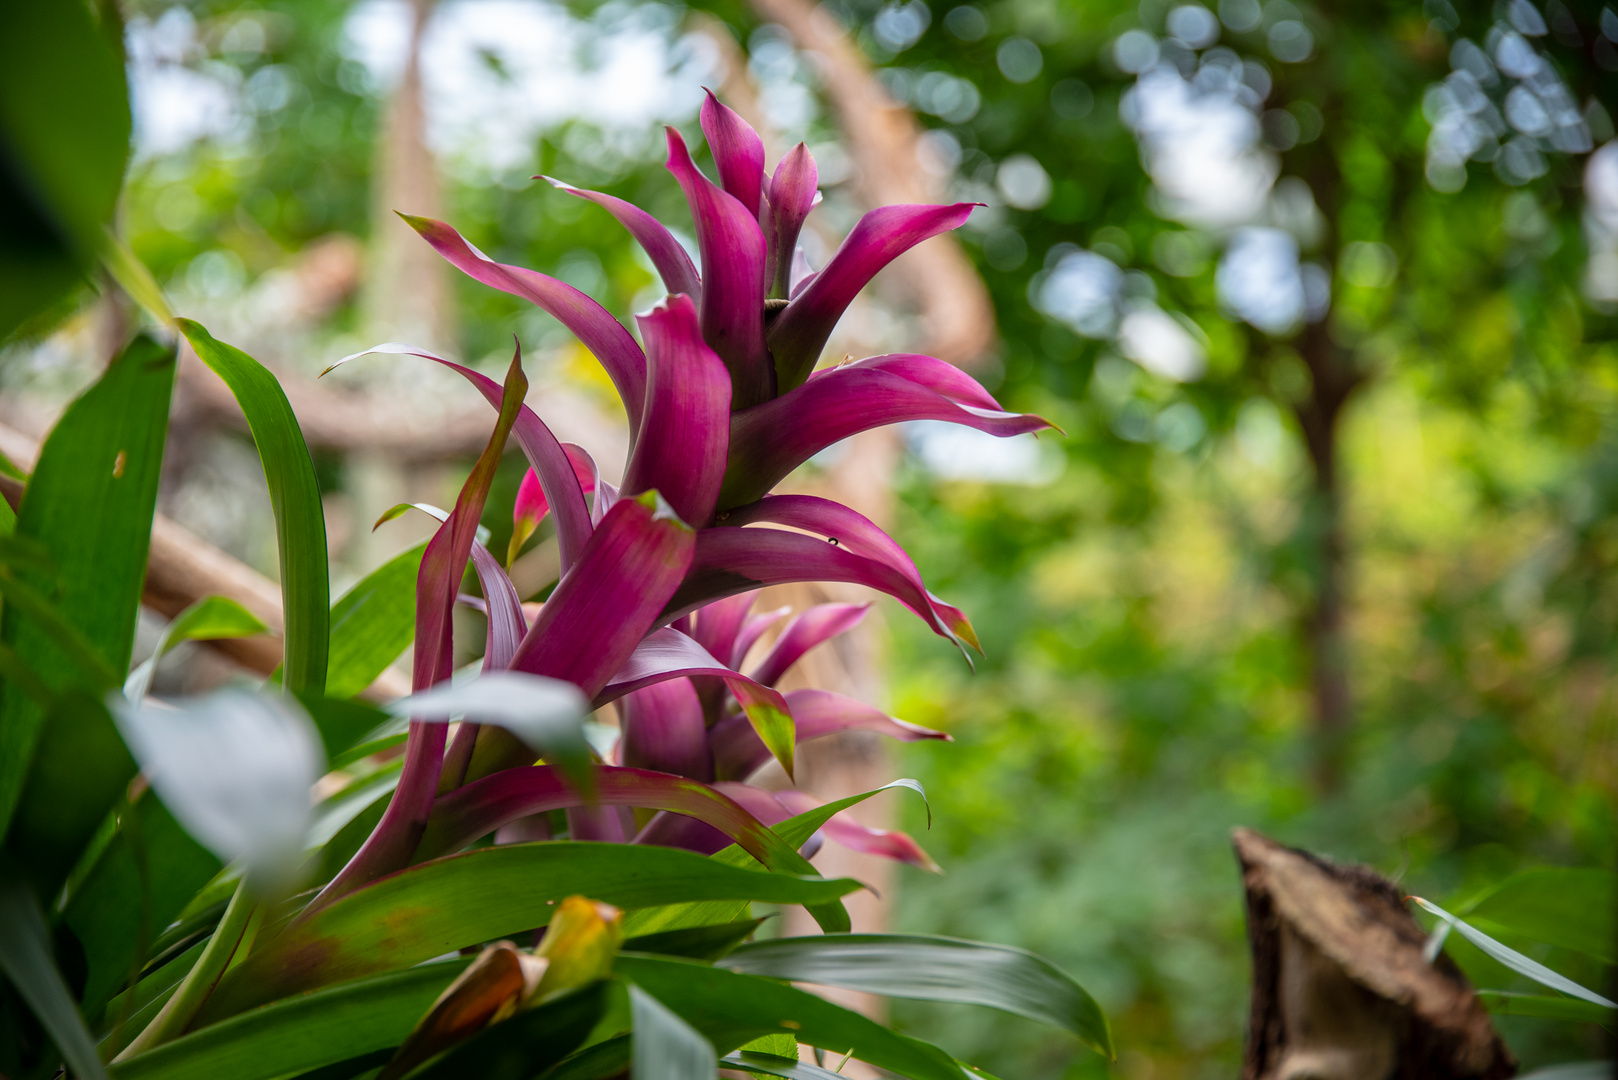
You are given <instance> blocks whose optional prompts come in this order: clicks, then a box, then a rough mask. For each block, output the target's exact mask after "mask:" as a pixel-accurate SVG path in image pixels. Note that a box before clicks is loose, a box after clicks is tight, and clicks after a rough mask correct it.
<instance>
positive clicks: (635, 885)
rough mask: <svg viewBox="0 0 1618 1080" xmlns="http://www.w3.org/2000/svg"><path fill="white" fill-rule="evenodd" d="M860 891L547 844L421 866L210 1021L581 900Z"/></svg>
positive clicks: (356, 899)
mask: <svg viewBox="0 0 1618 1080" xmlns="http://www.w3.org/2000/svg"><path fill="white" fill-rule="evenodd" d="M859 887H860V885H859V883H858V882H855V881H851V880H848V879H839V880H833V881H827V880H824V879H820V878H799V877H793V876H790V875H785V874H767V873H761V872H759V871H757V870H744V869H741V868H739V867H730V866H724V865H722V864H717V863H714V862H713V860H711V859H705V858H703V857H702V856H700V855H696V854H693V853H692V852H687V851H676V850H674V849H672V848H653V847H633V846H630V845H626V844H589V843H573V842H543V843H535V844H506V845H501V846H499V847H492V848H480V849H478V850H475V851H470V852H466V853H463V854H460V855H451V856H448V857H446V858H443V859H435V860H433V861H432V862H427V863H422V864H420V865H417V866H414V867H411V868H410V869H408V870H405V871H402V872H400V873H398V874H394V875H392V876H390V877H387V878H384V879H383V880H381V881H377V882H374V883H372V884H371V885H369V886H367V887H366V888H363V889H359V890H356V891H355V892H353V893H351V894H349V895H348V896H345V897H343V898H342V899H340V900H337V901H334V902H333V903H332V904H331V905H330V906H328V907H326V908H325V909H323V910H322V911H320V912H317V913H316V914H314V915H312V916H311V917H309V918H308V919H307V920H305V921H303V922H301V923H299V924H297V925H295V926H292V927H290V928H288V929H287V930H286V931H284V932H283V933H282V934H281V935H280V936H279V937H277V938H276V939H275V940H274V941H272V942H270V943H269V944H267V945H266V946H264V947H263V948H262V949H261V950H259V951H256V952H255V953H254V954H253V956H251V957H249V958H248V959H247V960H246V961H245V962H244V963H242V964H241V965H240V966H239V967H237V968H235V969H234V970H232V971H231V972H230V973H229V974H228V975H226V977H225V978H224V980H223V981H222V982H221V983H220V986H219V989H218V991H217V992H216V993H215V995H214V997H213V999H212V1000H210V1002H209V1003H208V1006H207V1008H205V1009H204V1011H203V1016H202V1018H203V1020H210V1019H219V1018H222V1017H224V1016H229V1015H232V1014H234V1013H235V1012H238V1011H240V1010H242V1009H247V1008H251V1007H253V1006H255V1005H259V1004H262V1003H263V1002H266V1001H272V1000H275V999H277V998H280V997H284V996H286V995H287V994H292V993H296V992H298V991H300V990H303V989H307V988H308V987H311V986H321V985H330V984H332V983H335V982H337V981H340V980H346V979H352V978H358V977H362V976H365V975H369V974H374V973H376V972H378V971H385V970H388V969H390V968H394V967H400V966H404V965H406V964H413V963H419V962H420V961H422V960H427V959H430V958H432V957H434V956H441V955H443V954H444V953H445V952H447V951H449V950H450V949H455V948H460V947H462V946H464V945H469V944H476V943H480V942H484V941H491V940H494V939H496V938H499V937H502V936H504V935H507V934H513V933H518V932H521V931H523V930H528V929H532V928H533V927H535V926H538V925H543V924H544V923H545V922H547V921H548V920H549V917H550V914H551V909H550V908H548V907H547V906H546V905H545V904H544V900H546V899H554V900H557V901H560V900H561V899H563V898H564V897H566V896H570V895H574V894H578V895H582V896H590V897H594V898H596V899H598V900H601V901H603V902H605V903H609V904H613V905H614V906H617V907H620V908H624V909H625V910H632V909H636V908H643V907H649V906H653V905H657V904H662V903H666V902H667V899H666V898H667V897H669V896H670V895H675V896H679V897H681V898H682V899H686V900H692V901H695V900H729V901H747V900H757V901H761V902H764V903H789V904H790V903H816V902H824V901H829V900H835V899H836V898H837V897H840V896H845V895H847V894H848V893H850V892H852V891H854V890H855V889H858V888H859Z"/></svg>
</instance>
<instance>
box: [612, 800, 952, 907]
mask: <svg viewBox="0 0 1618 1080" xmlns="http://www.w3.org/2000/svg"><path fill="white" fill-rule="evenodd" d="M891 788H905V789H906V790H909V791H914V792H915V793H916V794H918V795H920V796H921V798H922V802H923V803H925V802H926V800H927V793H926V792H925V791H924V790H922V786H921V785H920V784H919V783H917V782H916V781H914V780H909V779H904V780H895V781H893V782H892V783H889V784H884V785H882V786H881V787H879V788H872V789H871V790H870V791H862V792H860V793H859V794H858V795H850V796H848V797H847V798H844V799H838V800H836V801H835V802H829V803H826V804H825V805H824V806H817V807H815V808H814V809H813V810H807V811H805V812H804V813H801V814H799V815H797V816H796V817H790V818H787V819H786V820H785V821H783V822H780V823H779V824H777V825H775V826H774V827H772V828H771V830H770V831H771V832H773V833H775V835H776V836H779V837H780V838H781V840H782V842H783V843H785V844H786V845H787V846H789V847H790V848H792V849H793V850H796V849H798V848H800V847H802V846H803V845H804V844H806V843H807V842H808V841H809V838H810V837H811V836H813V835H814V834H815V830H817V829H819V828H820V827H821V826H822V825H824V824H826V822H827V821H829V820H830V819H831V817H832V815H833V814H835V813H837V812H838V811H840V810H847V809H848V808H849V807H851V806H856V805H858V804H859V803H862V802H864V801H865V800H866V799H869V798H870V797H871V796H872V795H879V794H881V793H882V792H884V791H888V790H889V789H891ZM931 820H932V812H931V810H930V809H929V811H928V821H929V823H930V822H931ZM709 858H710V859H712V860H713V861H714V862H718V863H724V864H725V865H726V866H749V867H750V866H757V865H758V860H756V859H754V858H753V857H752V856H751V855H749V854H748V853H747V852H746V851H744V850H742V848H741V847H739V846H738V845H736V844H731V845H730V846H729V847H727V848H723V849H722V850H720V851H716V852H714V853H713V854H712V855H710V856H709ZM823 910H824V909H823ZM811 914H813V912H811ZM747 915H748V908H747V906H746V905H745V904H742V905H737V904H736V903H734V902H724V901H721V902H712V901H704V902H701V903H694V904H666V905H664V906H662V907H658V908H649V909H647V910H644V911H633V912H630V914H629V918H628V919H627V920H625V930H626V932H627V933H629V934H630V935H631V936H634V935H638V934H656V933H662V932H664V931H672V930H684V929H688V928H690V927H694V926H710V925H712V924H714V923H724V922H732V921H734V920H736V919H745V918H747ZM844 917H845V918H846V917H847V912H846V911H845V912H844ZM822 928H823V929H825V926H824V924H822Z"/></svg>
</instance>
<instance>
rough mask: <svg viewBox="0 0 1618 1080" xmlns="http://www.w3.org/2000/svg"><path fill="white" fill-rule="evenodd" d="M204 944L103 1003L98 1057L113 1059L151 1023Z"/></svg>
mask: <svg viewBox="0 0 1618 1080" xmlns="http://www.w3.org/2000/svg"><path fill="white" fill-rule="evenodd" d="M207 944H208V943H207V941H205V940H204V941H198V942H195V943H193V944H192V945H191V946H190V947H189V948H188V949H186V950H185V951H184V952H182V953H180V954H179V955H178V956H176V957H174V958H172V959H171V960H169V962H168V963H166V964H164V965H163V966H162V967H159V968H158V969H157V970H156V971H153V972H152V973H151V974H149V975H147V976H146V977H145V978H144V979H142V980H141V981H140V982H138V983H136V984H135V985H134V986H133V987H132V988H130V989H129V990H125V991H124V992H123V993H121V994H119V995H118V996H117V997H115V998H113V999H112V1000H111V1001H109V1002H107V1008H106V1010H105V1011H104V1012H103V1013H102V1014H101V1023H100V1026H101V1028H102V1030H103V1034H102V1036H101V1043H100V1049H101V1056H102V1058H104V1059H109V1060H110V1059H111V1058H113V1057H115V1056H116V1055H117V1054H118V1053H119V1052H120V1051H122V1050H123V1048H124V1047H126V1046H128V1045H129V1043H130V1042H131V1041H132V1040H133V1039H134V1038H135V1036H136V1035H139V1034H140V1033H141V1031H142V1029H144V1028H145V1027H146V1025H147V1024H149V1023H151V1022H152V1018H153V1017H155V1016H156V1015H157V1013H158V1010H160V1009H161V1008H162V1007H163V1005H164V1003H165V1002H167V1001H168V999H169V998H170V996H172V995H173V993H174V990H175V988H176V987H178V986H179V985H180V982H181V980H183V979H184V978H185V977H186V975H187V974H189V973H190V971H191V969H192V968H193V967H195V966H196V963H197V958H198V957H200V956H201V955H202V950H203V949H204V948H206V947H207Z"/></svg>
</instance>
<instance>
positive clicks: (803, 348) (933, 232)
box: [769, 203, 980, 393]
mask: <svg viewBox="0 0 1618 1080" xmlns="http://www.w3.org/2000/svg"><path fill="white" fill-rule="evenodd" d="M978 205H980V204H978V203H953V204H951V205H948V206H883V207H879V208H878V209H876V210H872V211H871V212H870V213H868V214H866V215H865V216H864V217H862V218H860V220H859V222H858V223H857V224H856V225H855V226H854V228H853V230H852V231H850V232H849V234H848V236H847V237H846V238H844V240H843V243H842V245H841V246H840V247H838V249H837V253H836V254H835V255H833V256H832V258H831V261H830V262H829V263H827V264H826V267H825V269H823V270H821V271H820V273H819V274H817V275H816V276H815V279H814V281H812V282H810V283H809V284H808V285H806V286H805V287H804V289H803V291H802V292H800V293H799V294H798V295H797V296H795V297H794V298H793V300H792V302H791V303H790V304H788V305H787V306H786V308H785V310H783V311H782V312H781V314H779V315H777V316H776V318H775V321H774V322H773V323H771V324H770V331H769V347H770V351H771V353H772V354H773V356H774V358H775V368H776V380H777V384H778V386H779V388H780V389H779V392H780V393H785V392H786V391H788V390H790V389H792V388H793V387H795V386H798V385H799V384H801V383H802V382H803V381H804V380H805V379H807V378H808V377H809V373H810V372H811V371H813V370H814V367H815V362H816V361H817V360H819V359H820V350H821V349H822V348H824V347H825V345H826V339H827V338H829V337H830V336H831V332H832V328H833V327H834V326H836V325H837V320H838V319H840V318H842V315H843V312H844V310H846V309H847V307H848V305H849V304H850V303H851V302H852V301H853V299H854V297H855V296H856V295H858V294H859V291H860V290H861V289H863V288H864V287H865V286H866V284H867V283H869V282H870V280H871V279H872V278H873V277H875V276H876V274H877V272H878V271H880V270H881V269H882V268H883V267H884V266H887V265H888V263H890V262H892V261H893V260H894V259H896V258H898V257H899V256H900V255H902V254H904V253H905V252H906V251H908V250H910V249H911V248H913V247H915V246H916V245H917V244H919V243H921V242H922V241H923V240H927V239H930V238H932V237H934V236H937V235H938V234H939V233H943V232H948V231H950V230H951V229H956V228H959V227H960V226H961V225H963V224H965V222H966V219H967V218H968V217H970V216H971V214H972V210H973V209H974V208H975V207H977V206H978Z"/></svg>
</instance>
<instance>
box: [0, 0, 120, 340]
mask: <svg viewBox="0 0 1618 1080" xmlns="http://www.w3.org/2000/svg"><path fill="white" fill-rule="evenodd" d="M106 29H109V28H103V30H102V31H98V30H97V28H96V26H95V24H94V23H93V22H92V21H91V17H90V5H89V4H83V3H67V4H64V3H61V2H59V0H12V2H10V3H8V4H7V5H6V32H5V34H4V35H0V158H3V159H4V160H5V161H6V168H5V170H4V172H3V173H0V199H3V200H4V203H5V206H6V212H7V218H8V220H7V223H6V232H7V237H6V242H5V243H4V244H0V340H4V339H5V338H7V337H9V336H11V334H12V332H13V331H14V330H15V329H16V328H17V327H18V325H19V324H20V323H22V322H23V321H24V320H25V319H27V318H29V317H30V316H32V315H34V314H35V313H36V312H38V311H39V310H40V309H42V308H44V307H46V306H47V305H49V304H50V303H51V302H52V301H54V300H56V299H57V297H58V296H59V295H60V294H61V293H64V292H66V291H67V290H68V289H70V288H72V287H73V285H74V284H75V283H76V282H78V281H80V280H82V275H83V271H84V270H85V269H86V268H87V267H88V266H89V264H90V261H91V260H92V259H93V257H94V253H95V250H96V247H97V244H98V242H99V239H100V232H101V227H102V225H103V223H105V222H107V221H110V220H111V219H112V214H113V208H114V206H115V205H116V202H117V198H118V189H119V187H120V186H121V184H122V182H123V174H124V162H125V159H126V158H127V156H128V153H129V129H130V117H129V93H128V90H127V88H126V86H125V81H124V63H123V56H122V55H121V53H120V51H119V48H118V43H117V32H116V29H113V32H112V33H107V32H105V31H106Z"/></svg>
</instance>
